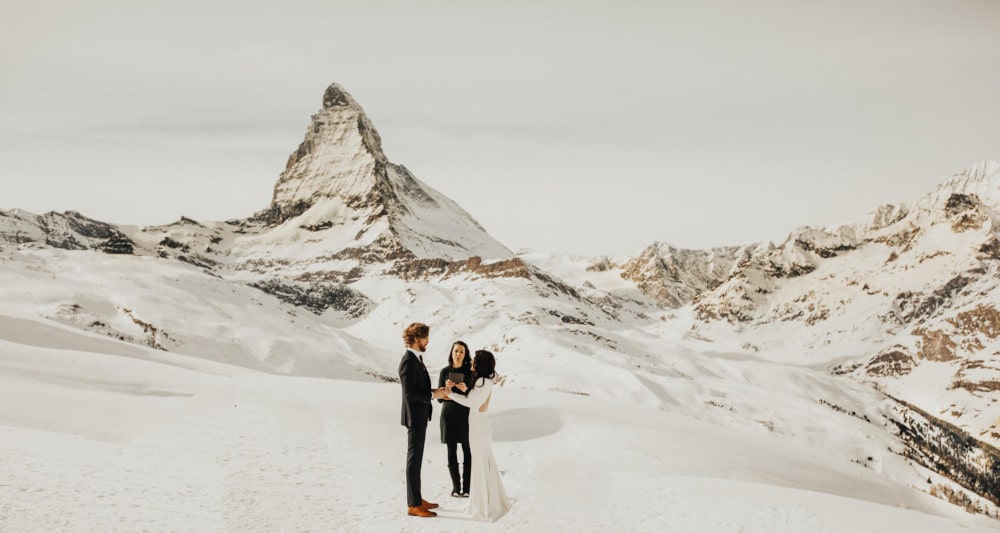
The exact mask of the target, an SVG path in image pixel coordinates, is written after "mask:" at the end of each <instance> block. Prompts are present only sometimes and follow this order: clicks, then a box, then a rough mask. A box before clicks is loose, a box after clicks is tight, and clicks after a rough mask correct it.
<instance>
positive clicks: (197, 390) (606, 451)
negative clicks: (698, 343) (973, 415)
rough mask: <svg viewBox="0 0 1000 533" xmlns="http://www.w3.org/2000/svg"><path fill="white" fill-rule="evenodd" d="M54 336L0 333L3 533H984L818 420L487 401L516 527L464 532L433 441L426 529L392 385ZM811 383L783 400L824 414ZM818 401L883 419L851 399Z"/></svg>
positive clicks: (568, 400)
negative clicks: (435, 507) (409, 491)
mask: <svg viewBox="0 0 1000 533" xmlns="http://www.w3.org/2000/svg"><path fill="white" fill-rule="evenodd" d="M52 328H53V326H51V325H49V324H45V323H39V322H37V321H31V320H24V319H16V318H12V317H9V316H4V315H0V435H2V437H3V438H0V458H2V460H3V461H4V464H5V465H7V469H6V472H5V478H4V482H3V483H2V484H0V529H3V530H11V531H18V530H33V529H38V528H39V527H43V528H44V529H53V530H76V531H136V530H146V529H149V530H175V529H183V530H197V531H217V530H232V531H237V530H238V531H276V530H367V529H375V530H403V529H406V530H415V531H469V530H479V529H486V528H489V529H496V528H500V529H502V530H518V531H521V530H524V531H527V530H538V529H545V530H572V531H607V530H617V529H619V528H622V529H628V530H644V531H649V530H660V529H662V528H664V527H668V526H669V527H670V528H672V529H674V530H682V531H703V532H730V531H738V530H754V531H772V532H799V531H817V530H823V531H831V532H849V531H850V532H852V531H862V530H869V529H875V528H877V529H878V530H880V531H907V532H939V531H951V530H958V529H961V530H963V531H973V532H977V531H990V530H993V528H994V527H995V522H993V521H992V520H989V519H987V518H985V517H982V516H976V515H971V514H967V513H965V512H963V511H961V510H960V509H959V508H957V507H954V506H951V505H948V504H946V503H944V502H942V501H940V500H938V499H936V498H933V497H931V496H929V495H927V494H925V493H923V492H921V491H920V490H917V489H915V488H913V487H914V486H926V487H928V489H926V490H930V487H938V490H944V489H942V488H940V487H947V486H949V482H948V481H947V480H945V479H941V478H940V477H938V476H931V481H932V484H930V485H928V484H927V479H926V478H927V474H926V473H925V472H922V471H921V469H919V468H918V467H914V466H912V465H910V464H907V462H906V461H905V460H904V459H903V458H901V457H899V456H896V455H894V454H892V453H888V452H887V451H886V447H891V446H895V445H896V444H895V443H894V441H893V440H892V439H891V438H887V437H886V436H884V435H883V436H874V437H873V436H872V435H871V434H870V430H869V429H868V427H869V426H870V425H869V424H867V423H865V422H863V421H861V420H859V419H857V418H854V417H851V416H848V415H845V414H842V413H840V412H837V411H835V410H832V409H829V408H827V407H826V406H822V405H819V404H817V403H799V404H797V405H793V404H788V406H787V408H786V409H784V410H783V412H782V413H780V414H779V413H774V414H775V415H779V416H781V417H783V419H782V420H776V419H772V420H771V421H764V422H773V423H774V424H773V427H765V425H767V424H758V425H756V426H747V427H744V426H739V425H736V426H727V425H719V424H713V423H706V422H702V421H699V420H697V419H694V418H690V417H686V416H679V415H676V414H671V413H665V412H663V411H662V410H659V409H655V408H649V407H641V406H633V407H631V408H628V409H623V408H622V406H621V404H618V403H615V402H609V401H608V400H607V399H604V398H595V397H586V396H581V395H578V394H566V393H563V392H558V391H539V390H531V389H527V388H523V387H518V386H515V385H513V384H507V385H505V386H503V387H500V388H499V389H497V390H496V392H495V393H494V398H493V400H492V401H491V411H492V421H493V425H494V445H493V452H494V455H495V456H496V458H497V463H498V465H499V467H500V470H501V474H502V476H503V480H504V484H505V485H506V488H507V492H508V494H510V496H511V497H512V498H513V500H514V506H513V508H512V509H511V511H510V512H509V513H508V514H507V515H506V516H504V517H503V518H502V519H501V520H500V521H499V522H498V523H496V524H481V523H476V522H470V521H469V520H468V519H466V518H464V517H462V515H461V510H462V509H461V508H462V504H463V503H464V500H462V501H458V500H456V499H452V498H449V497H448V496H447V492H448V490H449V489H448V488H447V487H448V486H449V485H448V483H449V482H448V480H447V475H448V474H447V469H446V468H445V457H444V455H445V453H444V451H445V450H444V448H443V446H441V447H439V446H438V445H436V444H435V443H436V442H437V441H438V435H437V427H436V424H432V426H431V430H430V433H431V435H429V437H428V445H427V452H426V460H425V464H424V468H423V471H424V474H423V485H424V493H425V494H426V496H427V497H428V498H429V499H431V500H432V501H436V502H440V503H441V506H442V507H441V509H439V511H440V517H439V518H437V519H434V520H422V519H416V518H412V517H407V516H405V512H404V511H405V509H404V504H405V502H404V500H405V498H404V485H405V483H404V480H403V461H402V458H403V457H405V449H404V448H405V446H406V439H405V433H404V431H403V429H401V428H400V427H399V425H398V423H397V420H398V411H399V389H398V385H395V384H379V383H361V382H348V381H341V380H337V379H308V378H298V377H282V376H275V375H271V374H263V373H258V372H254V371H248V370H244V369H240V368H236V367H231V366H227V365H222V364H212V363H207V362H205V361H204V360H202V359H196V358H190V357H184V356H179V355H172V354H164V353H163V352H159V351H157V350H154V349H139V348H136V347H135V346H133V345H129V344H126V343H121V342H118V341H113V340H107V339H102V338H101V337H98V336H94V335H89V334H85V333H80V332H75V333H74V332H73V331H72V330H64V334H63V335H61V336H53V335H52V333H51V331H50V330H51V329H52ZM54 338H55V339H58V341H57V342H53V340H52V339H54ZM505 364H506V363H505V361H504V359H501V367H500V368H501V370H504V368H505V367H504V366H503V365H505ZM723 366H725V365H723ZM691 377H692V378H710V377H711V376H709V375H707V374H695V375H692V376H691ZM552 379H554V380H557V381H561V382H562V383H563V385H565V386H572V384H573V382H572V381H571V378H570V377H569V376H567V377H565V378H563V377H558V376H553V378H552ZM809 385H812V384H809V383H803V384H802V385H801V386H796V387H793V388H792V392H790V394H791V395H793V396H794V395H798V394H814V393H815V391H806V389H807V388H809ZM823 394H824V395H825V398H826V399H827V400H828V401H830V402H831V403H833V404H838V403H839V404H842V405H848V406H852V407H853V406H855V405H862V404H865V403H874V404H877V403H879V402H880V400H878V398H877V396H878V395H877V393H875V392H874V391H870V390H869V391H865V390H864V389H862V388H858V387H855V388H848V389H847V390H843V391H841V390H837V389H836V388H830V389H827V390H826V391H825V392H824V393H823ZM25 398H31V401H30V402H25V401H24V400H25ZM676 399H677V400H678V401H679V402H681V403H686V402H689V401H690V400H691V398H689V397H687V395H685V394H684V393H680V394H677V395H676ZM744 401H745V400H744V399H736V398H726V397H725V395H724V394H722V395H721V396H719V397H718V398H717V403H719V404H720V405H721V407H710V408H709V409H713V410H717V411H720V412H728V413H730V415H732V416H735V415H733V414H732V413H733V412H739V411H742V410H743V409H744V408H745V407H748V406H747V405H746V404H745V403H744ZM775 405H777V404H775ZM690 407H692V408H694V409H697V410H705V408H703V407H698V406H697V405H695V404H692V405H691V406H690ZM866 409H868V411H867V412H872V413H874V412H876V411H878V407H874V408H872V407H868V408H866ZM784 417H787V418H784Z"/></svg>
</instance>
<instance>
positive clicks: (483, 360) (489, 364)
mask: <svg viewBox="0 0 1000 533" xmlns="http://www.w3.org/2000/svg"><path fill="white" fill-rule="evenodd" d="M475 365H476V369H475V371H474V374H475V376H474V377H475V381H476V382H478V381H479V378H483V379H493V378H495V377H496V375H497V371H496V367H497V361H496V359H495V358H494V357H493V353H492V352H489V351H487V350H476V361H475Z"/></svg>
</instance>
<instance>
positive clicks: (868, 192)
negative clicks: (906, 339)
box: [0, 0, 1000, 255]
mask: <svg viewBox="0 0 1000 533" xmlns="http://www.w3.org/2000/svg"><path fill="white" fill-rule="evenodd" d="M998 29H1000V2H996V1H994V0H982V1H964V0H963V1H937V2H927V1H914V0H900V1H896V0H891V1H870V0H869V1H843V2H829V1H809V0H807V1H781V2H769V1H764V2H743V1H734V2H711V1H709V2H701V1H699V2H667V1H653V2H626V1H617V2H610V1H609V2H583V1H565V2H547V1H543V0H536V1H505V2H499V1H490V2H486V1H471V0H469V1H450V2H445V1H437V2H378V1H369V2H361V1H358V2H334V1H314V2H304V1H286V2H259V1H235V0H222V1H211V2H205V1H197V2H189V1H184V0H172V1H165V2H158V1H137V0H126V1H117V0H116V1H107V0H99V1H95V2H75V1H73V2H71V1H58V2H48V1H44V0H32V1H22V0H4V2H3V3H2V4H0V76H2V83H0V208H13V207H20V208H23V209H27V210H29V211H33V212H37V213H41V212H46V211H50V210H59V211H62V210H67V209H75V210H78V211H81V212H82V213H84V214H85V215H88V216H91V217H93V218H97V219H100V220H106V221H110V222H117V223H129V224H158V223H165V222H170V221H174V220H176V219H177V218H179V217H180V216H181V215H185V216H188V217H191V218H195V219H203V220H223V219H228V218H237V217H245V216H247V215H249V214H251V213H253V212H255V211H257V210H259V209H262V208H263V207H265V206H266V205H267V204H268V202H269V201H270V197H271V190H272V187H273V185H274V182H275V181H276V179H277V176H278V174H279V173H280V172H281V170H282V169H283V168H284V165H285V161H286V159H287V157H288V154H289V153H291V152H292V151H293V150H294V149H295V148H296V147H297V146H298V143H299V142H300V141H301V139H302V136H303V135H304V133H305V129H306V126H307V124H308V122H309V117H310V115H311V114H312V113H314V112H315V111H316V110H318V109H319V107H320V103H321V97H322V94H323V91H324V89H325V88H326V86H327V85H328V84H329V83H330V82H332V81H336V82H338V83H340V84H342V85H343V86H344V87H345V88H347V90H348V91H349V92H351V94H352V95H353V96H354V97H355V98H356V99H357V100H358V101H359V102H360V103H361V105H362V106H364V108H365V110H366V111H367V112H368V114H369V115H370V116H371V118H372V120H373V121H374V122H375V125H376V127H377V128H378V129H379V132H380V133H381V135H382V140H383V147H384V149H385V151H386V155H388V157H389V159H391V160H392V161H394V162H396V163H401V164H403V165H406V166H407V167H408V168H409V169H410V170H411V171H413V172H414V174H416V175H417V177H419V178H420V179H421V180H423V181H425V182H426V183H428V184H430V185H431V186H433V187H435V188H436V189H438V190H440V191H442V192H444V193H445V194H447V195H448V196H450V197H452V198H453V199H455V200H456V201H457V202H458V203H459V204H461V205H462V206H463V207H465V208H466V210H468V211H469V212H470V213H471V214H472V215H473V216H474V217H476V218H477V219H478V220H479V221H480V222H481V223H482V224H483V225H484V226H485V227H486V229H487V230H488V231H490V233H492V234H493V235H494V236H495V237H496V238H498V239H499V240H501V241H502V242H504V243H505V244H507V245H508V246H509V247H511V248H512V249H515V250H516V249H519V248H522V247H530V248H536V249H543V250H551V251H560V252H571V253H580V254H586V255H598V254H604V253H611V254H633V253H636V252H638V251H639V250H640V249H641V248H643V247H644V246H646V245H648V244H650V243H652V242H654V241H666V242H670V243H672V244H675V245H678V246H685V247H696V248H701V247H710V246H717V245H725V244H738V243H741V242H747V241H754V240H767V239H770V240H782V239H783V238H784V236H785V235H786V234H787V233H788V232H789V231H790V230H792V229H794V228H796V227H798V226H802V225H826V224H834V223H841V222H848V221H850V220H852V219H854V218H855V217H856V216H859V215H861V214H863V213H865V212H867V211H868V210H870V209H872V208H874V207H876V206H878V205H879V204H882V203H888V202H903V201H910V200H912V199H915V198H916V197H918V196H920V195H922V194H923V193H925V192H929V191H930V190H931V189H932V188H933V187H934V186H935V185H936V184H937V183H939V182H940V181H943V180H944V179H945V178H947V177H948V176H950V175H951V174H952V173H954V172H957V171H959V170H961V169H962V168H964V167H966V166H968V165H969V164H972V163H973V162H975V161H977V160H981V159H984V158H993V159H1000V127H998V124H1000V98H998V97H997V91H998V89H1000V31H998Z"/></svg>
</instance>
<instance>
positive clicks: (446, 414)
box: [438, 341, 472, 498]
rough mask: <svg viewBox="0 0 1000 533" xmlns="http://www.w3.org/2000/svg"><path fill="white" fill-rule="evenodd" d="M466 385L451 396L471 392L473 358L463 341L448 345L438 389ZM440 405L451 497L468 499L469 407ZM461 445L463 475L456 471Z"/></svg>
mask: <svg viewBox="0 0 1000 533" xmlns="http://www.w3.org/2000/svg"><path fill="white" fill-rule="evenodd" d="M449 379H450V380H452V381H454V382H455V383H465V385H466V386H467V387H468V388H469V390H467V391H466V392H461V391H459V390H458V389H455V390H454V391H452V394H461V395H463V396H468V395H469V391H471V390H472V357H470V355H469V346H468V345H467V344H465V343H464V342H462V341H456V342H455V343H454V344H452V345H451V352H450V353H449V354H448V366H446V367H444V368H442V369H441V375H440V377H439V378H438V387H443V386H444V383H445V381H448V380H449ZM438 401H439V402H441V403H442V404H444V405H442V406H441V416H440V417H439V418H440V420H441V443H442V444H446V445H448V472H449V473H450V474H451V485H452V490H451V495H452V496H454V497H456V498H468V497H469V477H470V474H471V472H472V456H471V455H470V452H469V408H468V407H465V406H462V405H459V404H457V403H455V402H453V401H451V400H438ZM459 444H461V445H462V472H461V475H459V470H458V445H459Z"/></svg>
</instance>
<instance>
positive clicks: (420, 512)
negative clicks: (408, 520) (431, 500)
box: [406, 506, 437, 518]
mask: <svg viewBox="0 0 1000 533" xmlns="http://www.w3.org/2000/svg"><path fill="white" fill-rule="evenodd" d="M406 514H408V515H410V516H420V517H423V518H432V517H435V516H437V513H435V512H434V511H428V510H427V509H424V508H423V507H420V506H417V507H407V508H406Z"/></svg>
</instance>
